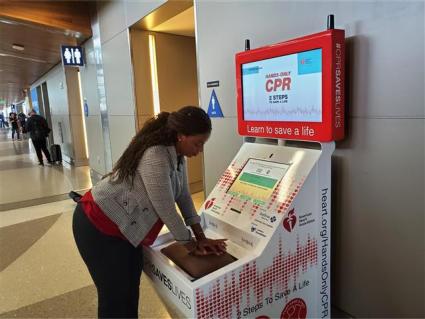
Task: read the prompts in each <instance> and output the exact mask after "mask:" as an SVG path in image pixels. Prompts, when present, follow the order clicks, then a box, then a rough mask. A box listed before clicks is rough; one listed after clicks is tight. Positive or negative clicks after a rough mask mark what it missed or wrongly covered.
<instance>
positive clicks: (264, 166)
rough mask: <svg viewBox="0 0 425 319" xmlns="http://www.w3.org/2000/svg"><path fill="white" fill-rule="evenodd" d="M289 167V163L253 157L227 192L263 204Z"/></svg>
mask: <svg viewBox="0 0 425 319" xmlns="http://www.w3.org/2000/svg"><path fill="white" fill-rule="evenodd" d="M288 168H289V165H288V164H283V163H276V162H268V161H264V160H258V159H253V158H251V159H249V160H248V162H247V163H246V165H245V166H244V168H243V169H242V171H241V172H240V174H239V176H238V177H237V178H236V179H235V181H234V182H233V184H232V186H231V187H230V188H229V190H228V191H227V193H228V194H230V195H233V196H236V197H239V198H241V199H243V200H250V201H252V202H254V203H255V204H259V205H263V204H265V202H266V201H267V200H268V199H269V198H270V196H271V195H272V193H273V191H274V189H275V188H276V186H277V184H278V183H279V181H280V180H281V179H282V178H283V176H285V174H286V172H287V170H288Z"/></svg>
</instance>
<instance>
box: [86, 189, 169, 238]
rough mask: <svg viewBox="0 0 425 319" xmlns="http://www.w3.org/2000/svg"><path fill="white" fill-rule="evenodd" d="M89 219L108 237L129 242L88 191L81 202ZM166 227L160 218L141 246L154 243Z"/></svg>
mask: <svg viewBox="0 0 425 319" xmlns="http://www.w3.org/2000/svg"><path fill="white" fill-rule="evenodd" d="M79 202H80V203H81V206H82V207H83V210H84V212H85V214H86V216H87V218H88V219H89V220H90V221H91V222H92V224H93V225H94V226H95V227H96V228H97V229H98V230H99V231H100V232H102V233H104V234H105V235H108V236H115V237H119V238H122V239H124V240H127V238H125V236H124V235H123V234H122V233H121V231H120V229H119V228H118V226H117V225H116V224H115V223H114V222H113V221H112V220H111V219H109V217H108V216H106V215H105V213H104V212H103V211H102V209H101V208H100V207H99V206H97V204H96V202H95V201H94V199H93V196H92V194H91V191H88V192H87V193H85V194H84V196H83V197H82V198H81V199H80V201H79ZM162 226H164V223H163V222H162V220H161V219H160V218H158V221H157V222H156V223H155V224H154V225H153V227H152V228H151V230H150V231H149V233H148V234H147V235H146V237H145V238H144V239H143V240H142V241H141V243H140V245H143V246H150V245H152V244H153V243H154V241H155V240H156V238H157V237H158V234H159V232H160V231H161V229H162Z"/></svg>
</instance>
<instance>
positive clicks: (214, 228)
mask: <svg viewBox="0 0 425 319" xmlns="http://www.w3.org/2000/svg"><path fill="white" fill-rule="evenodd" d="M343 79H344V31H343V30H333V29H332V30H328V31H325V32H320V33H317V34H312V35H308V36H305V37H301V38H297V39H294V40H290V41H286V42H282V43H278V44H275V45H270V46H266V47H263V48H258V49H255V50H250V51H245V52H241V53H238V54H237V55H236V81H237V108H238V125H239V134H240V135H242V136H245V137H248V138H247V139H246V142H245V143H244V144H243V145H242V147H241V148H240V150H239V152H238V153H237V155H236V156H235V158H234V159H233V160H232V161H231V163H230V164H229V166H228V168H227V169H226V170H225V171H224V172H223V174H222V176H221V178H220V179H219V181H218V183H217V184H216V186H215V188H214V189H213V191H212V192H211V193H210V194H209V195H208V197H207V199H206V201H205V203H204V205H203V206H202V208H201V210H200V212H199V213H200V215H201V216H202V221H203V227H204V229H205V233H206V235H207V236H208V237H211V238H228V252H229V254H230V255H232V256H233V257H234V261H233V262H231V263H229V264H227V265H226V266H224V267H222V268H220V269H217V270H215V271H212V272H210V273H208V274H206V275H204V276H203V277H201V278H195V277H194V276H193V274H192V275H191V274H190V273H188V271H186V270H187V268H186V267H185V266H184V265H183V264H181V263H179V262H178V261H176V260H170V259H169V258H168V257H167V256H165V255H164V254H163V253H162V252H161V250H163V248H165V247H167V246H169V245H170V244H173V243H174V241H173V239H172V237H171V235H170V234H164V235H162V236H160V237H159V238H158V240H157V241H156V243H155V244H154V246H153V247H151V248H148V249H146V255H145V256H146V265H147V267H145V271H146V273H147V275H148V276H149V277H150V278H151V279H152V281H153V284H154V286H155V287H156V289H157V290H158V292H159V293H160V294H161V295H162V296H163V297H164V299H165V300H166V301H167V302H170V303H172V304H173V305H174V306H175V307H177V308H178V309H179V310H180V311H181V313H182V314H183V315H184V316H186V317H188V318H208V319H209V318H257V319H259V318H262V319H266V318H306V317H309V318H329V317H330V253H331V250H330V240H331V237H330V229H331V228H330V226H331V219H330V213H331V211H330V210H331V155H332V153H333V151H334V149H335V143H334V141H335V140H340V139H342V138H343V137H344V81H343ZM257 138H262V139H257ZM264 138H267V139H264ZM185 269H186V270H185Z"/></svg>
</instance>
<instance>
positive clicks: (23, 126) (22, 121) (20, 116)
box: [18, 112, 27, 135]
mask: <svg viewBox="0 0 425 319" xmlns="http://www.w3.org/2000/svg"><path fill="white" fill-rule="evenodd" d="M18 121H19V126H20V127H21V133H22V135H24V134H25V133H26V132H27V128H26V124H27V123H26V122H27V116H26V115H25V113H23V112H21V113H19V114H18Z"/></svg>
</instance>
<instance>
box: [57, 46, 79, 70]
mask: <svg viewBox="0 0 425 319" xmlns="http://www.w3.org/2000/svg"><path fill="white" fill-rule="evenodd" d="M61 51H62V64H63V65H64V66H84V55H83V52H84V51H83V48H82V47H79V46H67V45H62V47H61Z"/></svg>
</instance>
